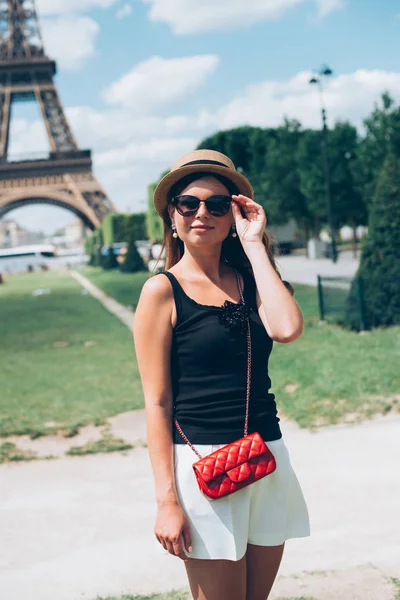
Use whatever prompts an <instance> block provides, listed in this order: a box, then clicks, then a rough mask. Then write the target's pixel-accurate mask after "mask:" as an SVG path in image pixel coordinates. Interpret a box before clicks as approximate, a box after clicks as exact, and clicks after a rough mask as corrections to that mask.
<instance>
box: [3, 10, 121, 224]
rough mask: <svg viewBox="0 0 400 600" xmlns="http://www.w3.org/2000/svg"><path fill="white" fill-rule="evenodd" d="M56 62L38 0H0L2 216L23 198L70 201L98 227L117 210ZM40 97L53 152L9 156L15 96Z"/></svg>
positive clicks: (67, 205) (23, 98) (70, 206)
mask: <svg viewBox="0 0 400 600" xmlns="http://www.w3.org/2000/svg"><path fill="white" fill-rule="evenodd" d="M55 73H56V65H55V63H54V61H52V60H51V59H50V58H48V57H47V56H46V53H45V50H44V47H43V42H42V37H41V33H40V27H39V21H38V17H37V13H36V8H35V0H0V218H1V216H3V215H4V214H6V213H7V212H9V210H12V209H13V208H14V207H16V206H21V205H23V204H30V203H37V202H40V199H41V198H42V200H43V202H46V203H55V204H57V205H59V206H62V205H63V206H65V208H68V209H69V210H72V211H73V212H76V214H79V215H80V216H81V217H82V219H83V220H84V221H85V222H87V223H88V224H89V226H92V227H96V226H98V225H99V223H100V222H101V220H102V219H103V218H104V217H105V216H106V215H107V214H108V213H109V212H110V211H115V207H114V206H113V204H112V202H111V201H110V199H109V198H108V197H107V194H106V193H105V192H104V190H103V189H102V187H101V185H100V183H99V182H98V181H97V179H96V178H95V177H94V175H93V173H92V172H91V164H92V163H91V157H90V151H89V150H80V149H79V147H78V144H77V142H76V140H75V138H74V135H73V133H72V130H71V128H70V126H69V123H68V120H67V117H66V115H65V112H64V109H63V106H62V104H61V101H60V98H59V96H58V93H57V89H56V86H55V84H54V80H53V78H54V75H55ZM35 100H36V101H37V103H38V104H39V107H40V110H41V113H42V117H43V121H44V124H45V127H46V131H47V136H48V139H49V143H50V148H51V152H50V153H49V154H48V155H47V156H46V157H41V159H35V158H33V159H32V158H31V159H29V160H28V159H27V158H26V159H23V160H20V159H18V160H9V157H8V147H9V132H10V118H11V109H12V104H13V102H19V101H35Z"/></svg>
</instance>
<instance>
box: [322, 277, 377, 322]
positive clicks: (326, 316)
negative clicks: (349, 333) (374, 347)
mask: <svg viewBox="0 0 400 600" xmlns="http://www.w3.org/2000/svg"><path fill="white" fill-rule="evenodd" d="M317 278H318V303H319V315H320V319H321V321H326V320H328V321H332V322H334V323H338V324H340V325H346V324H348V322H349V310H351V311H352V313H354V314H351V319H350V320H351V322H352V323H356V324H357V325H358V327H357V328H358V329H359V331H365V329H366V326H365V303H364V285H363V279H362V277H359V276H358V277H355V278H354V281H355V286H356V295H357V302H355V303H353V304H352V305H350V308H349V305H348V299H349V292H350V288H351V285H352V282H353V278H352V277H325V276H322V275H317Z"/></svg>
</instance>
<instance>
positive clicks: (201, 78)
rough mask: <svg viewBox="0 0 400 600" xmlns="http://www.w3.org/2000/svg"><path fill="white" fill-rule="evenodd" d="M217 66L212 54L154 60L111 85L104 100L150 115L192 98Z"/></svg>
mask: <svg viewBox="0 0 400 600" xmlns="http://www.w3.org/2000/svg"><path fill="white" fill-rule="evenodd" d="M218 64H219V58H218V57H217V56H215V55H213V54H205V55H202V56H188V57H184V58H169V59H165V58H161V57H160V56H153V57H152V58H149V59H148V60H146V61H144V62H142V63H139V64H138V65H136V66H135V67H134V68H133V69H132V70H131V71H130V72H129V73H127V74H126V75H124V76H123V77H121V79H119V81H116V82H115V83H113V84H111V85H110V86H109V87H108V88H107V89H106V90H105V91H104V92H103V97H104V99H105V101H106V102H107V103H108V104H114V105H120V106H124V107H126V108H129V109H130V110H132V111H135V112H150V111H152V110H154V109H157V108H159V107H162V106H166V105H170V104H172V103H179V102H181V101H182V100H183V99H184V98H186V97H188V96H189V95H191V94H193V93H194V92H195V91H196V90H197V89H198V88H199V87H200V86H201V85H203V83H204V82H205V81H206V79H207V78H208V77H210V76H211V75H212V74H213V73H214V71H215V70H216V68H217V66H218Z"/></svg>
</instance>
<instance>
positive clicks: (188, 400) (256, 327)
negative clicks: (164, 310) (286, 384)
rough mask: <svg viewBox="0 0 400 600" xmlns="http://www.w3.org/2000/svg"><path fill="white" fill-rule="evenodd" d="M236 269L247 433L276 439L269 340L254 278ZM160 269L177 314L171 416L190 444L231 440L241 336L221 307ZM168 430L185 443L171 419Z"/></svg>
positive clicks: (239, 391)
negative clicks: (245, 313)
mask: <svg viewBox="0 0 400 600" xmlns="http://www.w3.org/2000/svg"><path fill="white" fill-rule="evenodd" d="M240 273H241V274H242V276H243V283H244V288H243V297H244V300H245V303H246V305H247V306H248V307H250V309H251V312H250V317H249V318H250V331H251V351H252V364H251V386H250V404H249V427H248V433H253V432H255V431H258V432H259V433H260V434H261V436H262V437H263V439H264V441H272V440H277V439H279V438H281V437H282V433H281V430H280V427H279V421H280V419H279V417H278V416H277V410H276V403H275V400H274V399H275V396H274V394H271V393H269V389H270V387H271V380H270V378H269V375H268V359H269V356H270V354H271V351H272V345H273V340H272V339H271V338H270V337H269V335H268V333H267V331H266V329H265V327H264V325H263V323H262V321H261V319H260V316H259V314H258V310H257V304H256V286H255V281H254V278H253V277H252V276H251V275H250V273H249V272H248V271H246V270H245V269H241V270H240ZM161 274H164V275H166V276H167V277H168V279H169V280H170V282H171V284H172V288H173V292H174V299H175V305H176V313H177V322H176V325H175V327H174V332H173V339H172V348H171V379H172V391H173V399H174V406H173V415H174V417H176V419H177V421H178V423H179V425H180V427H181V429H182V431H183V433H184V434H185V435H186V436H187V437H188V439H189V441H190V442H191V443H193V444H194V445H196V444H228V443H230V442H233V441H234V440H237V439H239V438H241V437H243V435H244V420H245V412H246V380H247V336H246V335H245V334H243V333H242V334H239V333H238V331H237V330H232V329H231V328H229V327H227V326H226V324H223V322H221V319H220V315H221V312H222V311H225V309H224V308H223V307H222V306H207V305H204V304H199V303H197V302H195V300H193V299H192V298H189V296H187V294H186V293H185V292H184V291H183V288H182V287H181V285H180V284H179V282H178V280H177V279H176V277H175V276H174V275H173V274H172V273H170V272H168V271H161ZM246 330H247V328H246ZM172 432H173V434H172V435H173V441H174V443H175V444H185V441H184V439H183V438H182V436H181V435H180V433H179V431H178V430H177V428H176V426H175V424H174V422H173V420H172Z"/></svg>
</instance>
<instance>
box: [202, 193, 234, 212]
mask: <svg viewBox="0 0 400 600" xmlns="http://www.w3.org/2000/svg"><path fill="white" fill-rule="evenodd" d="M206 206H207V210H208V211H209V212H210V213H211V214H212V215H214V217H223V216H224V215H226V213H227V212H228V210H229V208H230V206H231V198H230V197H229V196H212V197H211V198H209V199H208V200H206Z"/></svg>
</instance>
